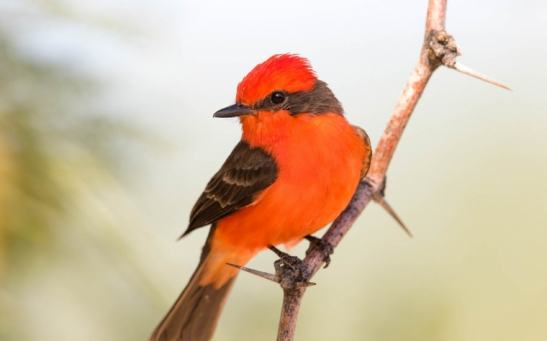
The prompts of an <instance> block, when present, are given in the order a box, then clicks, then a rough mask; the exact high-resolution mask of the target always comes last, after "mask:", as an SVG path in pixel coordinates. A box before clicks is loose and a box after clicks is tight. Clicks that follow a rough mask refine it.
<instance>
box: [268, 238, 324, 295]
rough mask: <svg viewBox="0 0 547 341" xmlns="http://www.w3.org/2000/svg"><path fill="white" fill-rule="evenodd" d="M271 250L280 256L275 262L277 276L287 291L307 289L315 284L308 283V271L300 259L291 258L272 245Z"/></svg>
mask: <svg viewBox="0 0 547 341" xmlns="http://www.w3.org/2000/svg"><path fill="white" fill-rule="evenodd" d="M269 248H270V250H272V251H273V252H275V254H277V255H278V256H279V259H278V260H277V261H275V263H274V267H275V275H276V277H277V278H278V279H279V285H281V287H282V288H283V289H285V290H290V289H299V288H305V287H309V286H312V285H315V283H311V282H308V269H307V267H306V265H305V264H304V262H303V261H302V260H301V259H299V258H298V257H295V256H291V255H289V254H287V253H285V252H282V251H280V250H279V249H277V248H276V247H274V246H271V245H270V247H269Z"/></svg>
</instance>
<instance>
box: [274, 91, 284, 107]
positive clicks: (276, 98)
mask: <svg viewBox="0 0 547 341" xmlns="http://www.w3.org/2000/svg"><path fill="white" fill-rule="evenodd" d="M284 100H285V94H283V93H282V92H274V93H273V94H272V102H273V103H274V104H279V103H283V101H284Z"/></svg>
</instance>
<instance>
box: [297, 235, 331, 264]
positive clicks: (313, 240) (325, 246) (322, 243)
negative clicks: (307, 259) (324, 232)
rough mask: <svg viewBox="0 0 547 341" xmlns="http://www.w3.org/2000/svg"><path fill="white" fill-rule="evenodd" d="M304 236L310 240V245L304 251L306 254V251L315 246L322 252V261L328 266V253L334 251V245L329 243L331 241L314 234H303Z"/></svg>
mask: <svg viewBox="0 0 547 341" xmlns="http://www.w3.org/2000/svg"><path fill="white" fill-rule="evenodd" d="M304 238H306V239H307V240H308V241H309V242H310V246H311V247H310V248H309V249H308V250H307V251H306V255H308V253H309V252H310V251H311V250H313V249H314V248H317V249H318V250H319V251H321V252H322V253H323V261H324V262H325V268H326V267H328V266H329V264H330V255H332V254H333V253H334V247H333V246H332V245H331V243H329V242H328V241H326V240H323V239H321V238H317V237H314V236H305V237H304Z"/></svg>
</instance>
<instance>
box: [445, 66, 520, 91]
mask: <svg viewBox="0 0 547 341" xmlns="http://www.w3.org/2000/svg"><path fill="white" fill-rule="evenodd" d="M449 67H450V66H449ZM450 68H451V69H454V70H456V71H459V72H461V73H464V74H466V75H469V76H471V77H475V78H478V79H480V80H483V81H485V82H487V83H490V84H494V85H497V86H499V87H501V88H504V89H507V90H510V91H511V89H510V88H509V87H507V86H505V85H503V84H501V83H500V82H496V81H495V80H493V79H491V78H488V77H486V76H485V75H483V74H481V73H479V72H477V71H475V70H473V69H470V68H468V67H467V66H465V65H463V64H460V63H458V62H456V63H455V64H454V66H453V67H450Z"/></svg>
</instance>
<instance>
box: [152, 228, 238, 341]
mask: <svg viewBox="0 0 547 341" xmlns="http://www.w3.org/2000/svg"><path fill="white" fill-rule="evenodd" d="M213 233H214V226H212V227H211V232H210V233H209V237H208V238H207V244H206V245H205V247H204V248H203V252H202V254H201V261H200V263H199V266H198V268H197V269H196V271H195V272H194V274H193V275H192V278H191V279H190V282H189V283H188V285H187V286H186V288H185V289H184V291H183V292H182V293H181V294H180V296H179V298H178V299H177V301H176V302H175V304H174V305H173V306H172V307H171V310H170V311H169V312H168V313H167V315H166V316H165V317H164V318H163V320H162V321H161V323H160V324H159V325H158V326H157V327H156V329H155V330H154V332H153V333H152V336H151V337H150V341H209V340H210V339H211V338H212V337H213V333H214V332H215V328H216V325H217V322H218V319H219V317H220V313H221V312H222V308H223V307H224V304H225V303H226V299H227V298H228V294H229V293H230V289H231V288H232V285H233V284H234V282H235V279H236V277H235V276H234V277H232V278H230V279H229V280H228V281H227V282H226V283H225V284H224V285H223V286H221V287H220V288H218V289H217V288H215V287H214V284H209V285H206V286H201V285H200V284H199V282H200V277H201V274H202V271H203V268H204V265H205V263H206V260H207V257H208V256H209V251H210V249H209V240H210V238H211V236H212V235H213Z"/></svg>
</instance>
